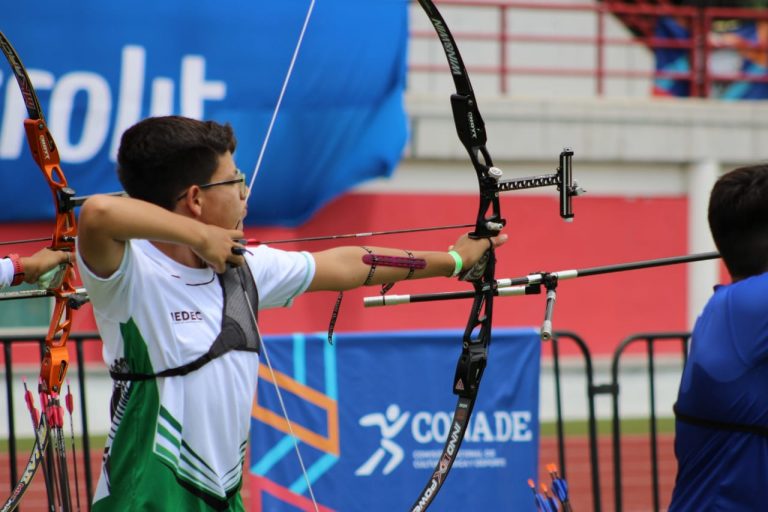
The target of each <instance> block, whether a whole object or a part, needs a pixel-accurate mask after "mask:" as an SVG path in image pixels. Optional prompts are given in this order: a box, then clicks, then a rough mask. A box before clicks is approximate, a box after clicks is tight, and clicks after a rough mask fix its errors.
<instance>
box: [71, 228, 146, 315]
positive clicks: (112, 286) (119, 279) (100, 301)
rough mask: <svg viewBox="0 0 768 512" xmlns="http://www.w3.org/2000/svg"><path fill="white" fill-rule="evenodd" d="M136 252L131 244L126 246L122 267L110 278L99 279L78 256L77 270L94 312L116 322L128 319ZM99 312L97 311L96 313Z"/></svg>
mask: <svg viewBox="0 0 768 512" xmlns="http://www.w3.org/2000/svg"><path fill="white" fill-rule="evenodd" d="M134 258H135V255H134V251H133V250H131V242H128V243H126V244H125V252H124V253H123V260H122V261H121V262H120V267H119V268H118V269H117V270H115V272H114V273H113V274H112V275H111V276H109V277H99V276H97V275H96V274H94V273H93V272H91V270H90V269H89V268H88V266H87V265H86V264H85V262H84V261H83V258H82V257H80V255H79V254H78V257H77V268H78V270H79V272H80V277H81V279H82V280H83V285H84V286H85V289H86V290H87V291H88V296H89V298H90V300H91V303H92V304H94V310H95V311H94V312H95V313H97V314H102V315H104V316H107V317H110V318H114V319H116V320H122V319H126V318H127V317H128V315H129V314H130V313H129V312H130V309H131V304H130V303H131V300H130V299H129V297H131V293H130V292H131V289H132V288H131V287H132V281H133V280H132V279H131V273H132V271H133V268H134V267H135V262H134ZM96 310H97V311H96Z"/></svg>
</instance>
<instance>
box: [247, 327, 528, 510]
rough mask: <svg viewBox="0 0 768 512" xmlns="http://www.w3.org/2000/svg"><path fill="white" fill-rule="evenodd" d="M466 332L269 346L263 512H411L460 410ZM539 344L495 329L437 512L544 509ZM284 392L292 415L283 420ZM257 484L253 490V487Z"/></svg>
mask: <svg viewBox="0 0 768 512" xmlns="http://www.w3.org/2000/svg"><path fill="white" fill-rule="evenodd" d="M461 335H462V333H461V332H460V331H457V330H450V331H414V332H392V333H358V334H340V335H337V336H336V338H335V341H334V344H333V345H330V344H328V342H327V339H326V335H325V334H324V333H322V334H312V335H304V334H295V335H292V336H280V337H268V338H267V339H266V343H265V344H266V347H267V351H268V355H269V357H270V360H271V362H272V365H273V367H274V369H275V374H274V376H273V375H272V374H270V372H269V371H268V369H267V368H266V366H265V365H264V362H263V361H262V365H261V368H260V370H259V374H260V377H261V379H260V382H259V391H258V396H257V400H256V402H255V403H254V408H253V417H254V418H253V424H252V433H251V455H250V463H251V468H250V473H251V474H250V480H251V481H250V499H251V503H252V509H253V510H256V511H261V510H264V511H267V510H268V511H271V512H272V511H274V512H281V511H285V512H288V511H292V512H293V511H296V510H314V508H313V506H312V504H311V498H310V492H309V488H308V485H307V482H306V481H305V478H304V477H303V475H302V470H301V467H300V465H299V462H298V458H297V455H296V453H295V449H294V444H293V439H292V437H291V430H292V432H293V434H295V436H296V437H297V438H298V439H299V440H300V442H299V446H300V450H301V454H302V458H303V462H304V465H305V467H306V469H307V473H308V475H309V479H310V482H311V486H312V490H313V492H314V495H315V498H316V500H317V502H318V504H319V505H320V510H323V511H340V512H349V511H356V510H366V511H368V512H376V511H382V512H384V511H386V512H391V511H393V510H409V507H410V505H412V502H413V500H414V499H415V498H416V497H417V495H418V493H419V492H420V491H421V489H422V488H423V487H424V485H425V484H426V483H427V481H428V479H429V477H430V475H431V474H432V472H433V470H434V467H435V465H436V463H437V460H438V458H439V456H440V454H441V451H442V448H443V445H444V443H445V440H446V438H447V436H448V429H449V426H450V424H451V417H452V415H453V411H454V408H455V406H456V397H455V395H453V393H452V380H453V376H454V371H455V369H456V361H457V359H458V356H459V353H460V349H461ZM540 354H541V352H540V340H539V336H538V334H537V332H535V331H534V330H533V329H495V330H494V332H493V343H492V345H491V348H490V354H489V359H488V366H487V368H486V370H485V374H484V376H483V380H482V383H481V386H480V392H479V396H478V399H477V403H476V405H475V409H474V412H473V415H472V418H471V420H470V423H469V428H468V431H467V434H466V436H465V438H464V442H463V443H462V446H461V449H460V451H459V456H458V458H457V460H456V462H455V464H454V466H453V469H452V470H451V472H450V474H449V476H448V478H447V480H446V483H445V484H444V486H443V488H442V490H441V491H440V494H439V495H438V496H437V498H436V499H435V501H434V503H433V505H432V507H431V508H430V510H435V511H441V510H442V511H456V510H493V511H495V512H498V511H512V510H514V511H522V510H534V503H533V498H532V496H531V490H530V488H529V487H528V485H527V480H528V479H529V478H534V479H536V477H537V475H538V470H537V468H538V445H539V419H538V408H539V406H538V404H539V368H540ZM273 382H276V383H277V384H278V387H279V388H280V390H281V394H282V397H283V403H284V404H285V407H286V410H287V413H288V417H289V418H290V419H291V428H289V426H288V424H287V422H286V421H285V419H284V417H283V413H282V407H281V405H280V403H279V399H278V398H277V393H276V391H275V389H274V386H273ZM246 485H248V483H246Z"/></svg>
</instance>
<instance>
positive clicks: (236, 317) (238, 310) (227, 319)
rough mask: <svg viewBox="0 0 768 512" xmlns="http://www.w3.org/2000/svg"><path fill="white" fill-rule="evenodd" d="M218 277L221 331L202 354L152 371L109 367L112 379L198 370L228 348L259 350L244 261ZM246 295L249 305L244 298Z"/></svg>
mask: <svg viewBox="0 0 768 512" xmlns="http://www.w3.org/2000/svg"><path fill="white" fill-rule="evenodd" d="M218 278H219V283H220V284H221V289H222V292H223V294H224V307H223V311H222V315H221V318H222V321H221V331H220V332H219V335H218V336H217V337H216V339H215V340H214V341H213V343H212V344H211V347H210V348H209V349H208V351H207V352H206V353H205V354H203V355H201V356H200V357H198V358H197V359H195V360H194V361H190V362H188V363H186V364H183V365H181V366H177V367H175V368H167V369H165V370H162V371H159V372H157V373H153V374H146V373H132V372H119V371H117V370H116V369H110V371H109V375H110V376H111V377H112V379H114V380H116V381H122V382H127V381H141V380H149V379H155V378H158V377H176V376H179V375H186V374H188V373H191V372H193V371H195V370H198V369H200V368H202V367H203V366H205V365H206V364H208V363H210V362H211V361H213V360H214V359H216V358H217V357H221V356H223V355H224V354H226V353H227V352H229V351H231V350H241V351H245V352H259V351H260V348H261V337H260V335H259V331H258V329H257V328H256V322H257V320H258V319H257V315H258V308H259V294H258V291H257V289H256V283H255V282H254V280H253V275H252V274H251V269H250V268H248V265H247V264H245V265H243V266H241V267H229V268H227V271H226V272H225V273H223V274H218ZM246 294H247V297H248V299H249V300H250V306H251V307H249V303H248V300H246ZM251 308H253V311H251Z"/></svg>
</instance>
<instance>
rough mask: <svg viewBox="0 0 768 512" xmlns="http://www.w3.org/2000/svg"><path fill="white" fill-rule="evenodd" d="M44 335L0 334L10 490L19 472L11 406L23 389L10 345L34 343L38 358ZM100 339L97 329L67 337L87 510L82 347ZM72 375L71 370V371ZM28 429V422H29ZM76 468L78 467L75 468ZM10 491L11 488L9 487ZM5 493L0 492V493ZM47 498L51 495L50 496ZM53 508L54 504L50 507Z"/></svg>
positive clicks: (89, 478) (89, 479) (89, 489)
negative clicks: (71, 354)
mask: <svg viewBox="0 0 768 512" xmlns="http://www.w3.org/2000/svg"><path fill="white" fill-rule="evenodd" d="M44 338H45V337H44V336H41V335H29V334H27V335H5V336H0V343H2V346H3V355H4V362H3V370H4V372H5V388H6V412H7V422H8V455H9V457H8V466H9V467H8V469H9V475H10V478H9V480H10V487H9V489H10V490H11V491H12V490H13V488H14V486H15V485H16V484H17V483H18V481H19V472H18V467H17V459H18V458H19V454H18V434H17V432H16V425H15V423H16V410H15V407H14V398H15V397H17V396H21V395H22V393H23V390H21V389H19V387H18V386H17V385H15V382H14V380H15V379H14V357H13V348H14V347H19V346H21V347H24V346H30V345H31V346H32V348H33V349H34V347H35V346H36V347H37V349H38V352H39V355H40V358H42V353H43V347H44V343H45V339H44ZM93 342H97V343H101V341H100V337H99V335H98V333H95V332H89V333H80V334H72V335H71V336H70V337H69V343H70V346H74V351H75V361H76V364H75V365H71V366H70V367H69V371H70V372H72V371H74V372H75V375H76V379H77V383H78V388H79V403H78V404H77V405H78V407H77V408H78V409H79V416H80V423H81V425H82V431H81V432H79V433H78V434H79V437H80V453H81V454H82V459H83V467H82V474H83V476H84V479H85V483H84V485H85V492H86V502H87V505H86V506H87V510H90V509H91V497H92V496H93V469H92V466H91V457H90V455H91V443H90V437H89V431H88V411H87V401H86V400H87V393H86V390H85V355H84V354H85V351H84V345H85V344H86V343H93ZM70 375H71V373H70ZM30 431H31V426H30ZM23 455H24V457H22V458H23V459H26V455H27V454H23ZM78 469H79V468H78ZM40 471H45V468H41V469H40ZM9 492H10V491H9ZM76 492H79V489H78V490H76ZM3 495H4V494H0V496H3ZM49 500H50V496H49ZM23 505H24V501H22V503H21V505H20V506H19V508H18V509H17V510H21V509H22V508H23ZM50 506H51V503H49V507H50ZM51 510H53V508H51Z"/></svg>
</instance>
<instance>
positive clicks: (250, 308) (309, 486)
mask: <svg viewBox="0 0 768 512" xmlns="http://www.w3.org/2000/svg"><path fill="white" fill-rule="evenodd" d="M240 279H243V273H240ZM243 291H245V288H243ZM243 295H244V296H245V303H246V304H247V305H248V311H249V312H250V313H251V318H252V319H253V327H254V329H256V334H257V336H258V338H259V340H260V342H261V349H262V352H264V361H265V362H266V363H267V369H268V370H269V375H270V377H271V378H272V384H273V386H274V388H275V392H276V393H277V400H278V402H280V409H281V410H282V413H283V417H284V418H285V423H286V425H288V433H289V434H290V435H291V439H292V440H293V448H294V450H295V451H296V457H298V459H299V466H301V473H302V475H304V481H305V482H306V483H307V490H308V492H309V497H310V499H311V500H312V506H313V507H314V509H315V512H320V509H319V508H318V505H317V499H316V498H315V492H314V491H313V490H312V483H311V482H310V480H309V473H308V472H307V466H306V465H305V464H304V458H303V457H302V456H301V450H299V438H298V436H297V435H296V433H295V432H294V430H293V422H291V419H290V418H289V417H288V408H287V407H286V406H285V401H284V400H283V394H282V392H281V391H280V386H278V385H277V376H276V375H275V370H274V368H273V367H272V361H270V359H269V351H268V350H267V344H266V343H265V342H264V338H262V336H261V332H260V331H259V325H258V322H256V314H255V312H254V310H253V305H252V304H251V299H250V298H249V297H248V293H247V292H246V293H244V294H243Z"/></svg>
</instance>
